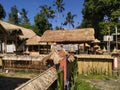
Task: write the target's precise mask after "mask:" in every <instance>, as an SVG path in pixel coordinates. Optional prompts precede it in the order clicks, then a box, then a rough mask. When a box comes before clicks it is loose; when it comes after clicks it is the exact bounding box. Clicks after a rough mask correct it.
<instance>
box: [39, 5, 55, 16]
mask: <svg viewBox="0 0 120 90" xmlns="http://www.w3.org/2000/svg"><path fill="white" fill-rule="evenodd" d="M40 9H41V10H40V12H41V13H42V14H43V15H44V16H45V17H46V18H54V17H55V11H54V10H52V9H51V7H49V6H47V5H43V6H40Z"/></svg>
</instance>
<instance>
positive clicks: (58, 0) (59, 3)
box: [53, 0, 65, 13]
mask: <svg viewBox="0 0 120 90" xmlns="http://www.w3.org/2000/svg"><path fill="white" fill-rule="evenodd" d="M53 6H56V7H57V10H58V12H59V13H60V12H62V11H64V10H65V8H64V3H63V0H56V1H55V2H54V4H53Z"/></svg>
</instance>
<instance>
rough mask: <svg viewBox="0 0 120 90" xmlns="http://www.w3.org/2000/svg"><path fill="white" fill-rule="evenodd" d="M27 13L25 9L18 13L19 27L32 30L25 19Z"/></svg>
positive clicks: (26, 18) (27, 19)
mask: <svg viewBox="0 0 120 90" xmlns="http://www.w3.org/2000/svg"><path fill="white" fill-rule="evenodd" d="M27 14H28V11H26V9H24V8H22V11H21V12H20V17H21V18H20V26H22V27H25V28H30V29H31V28H32V26H31V25H30V22H29V18H28V17H27Z"/></svg>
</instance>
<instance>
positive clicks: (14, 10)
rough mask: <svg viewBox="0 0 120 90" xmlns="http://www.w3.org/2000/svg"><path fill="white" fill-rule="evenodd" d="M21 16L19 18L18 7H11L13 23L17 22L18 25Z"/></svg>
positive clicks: (11, 20)
mask: <svg viewBox="0 0 120 90" xmlns="http://www.w3.org/2000/svg"><path fill="white" fill-rule="evenodd" d="M19 21H20V20H19V18H18V10H17V7H16V6H13V7H11V12H10V14H9V21H8V22H9V23H12V24H16V25H18V24H19Z"/></svg>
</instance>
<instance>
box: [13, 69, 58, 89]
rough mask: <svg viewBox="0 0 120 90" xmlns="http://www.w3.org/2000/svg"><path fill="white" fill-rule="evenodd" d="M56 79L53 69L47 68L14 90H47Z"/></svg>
mask: <svg viewBox="0 0 120 90" xmlns="http://www.w3.org/2000/svg"><path fill="white" fill-rule="evenodd" d="M57 78H58V75H57V72H56V70H55V69H54V68H49V69H48V70H46V71H44V72H43V73H41V74H40V75H39V76H37V77H35V78H33V79H31V80H29V81H28V82H26V83H24V84H23V85H21V86H19V87H18V88H16V89H15V90H47V89H48V88H49V87H50V86H51V85H52V83H53V82H54V81H55V80H56V79H57Z"/></svg>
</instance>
